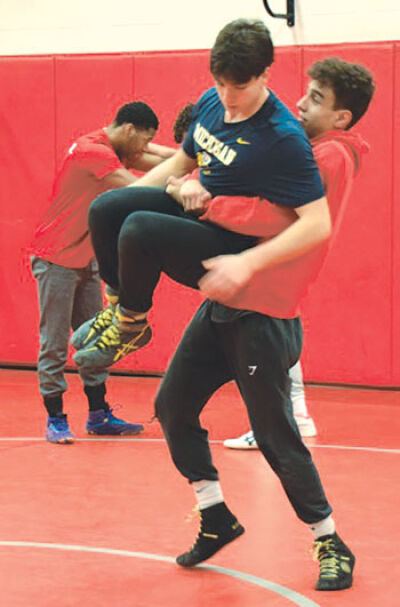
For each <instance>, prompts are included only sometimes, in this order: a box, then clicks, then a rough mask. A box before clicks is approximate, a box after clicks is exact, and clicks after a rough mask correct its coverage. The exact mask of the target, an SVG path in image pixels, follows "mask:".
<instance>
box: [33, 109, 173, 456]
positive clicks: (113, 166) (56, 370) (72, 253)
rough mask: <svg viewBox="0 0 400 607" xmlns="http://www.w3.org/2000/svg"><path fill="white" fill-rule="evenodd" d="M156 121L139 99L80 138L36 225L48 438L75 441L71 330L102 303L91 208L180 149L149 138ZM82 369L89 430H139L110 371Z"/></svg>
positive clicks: (35, 258) (41, 363)
mask: <svg viewBox="0 0 400 607" xmlns="http://www.w3.org/2000/svg"><path fill="white" fill-rule="evenodd" d="M158 124H159V123H158V118H157V116H156V115H155V114H154V112H153V110H152V109H151V108H150V107H149V106H148V105H147V104H145V103H142V102H140V101H134V102H132V103H127V104H125V105H124V106H122V107H121V108H120V109H119V110H118V112H117V115H116V117H115V119H114V120H113V122H112V123H111V124H109V125H108V126H106V127H105V128H101V129H98V130H97V131H94V132H92V133H88V134H87V135H83V136H82V137H80V138H79V139H77V140H76V141H75V142H74V143H73V144H72V145H71V147H70V149H69V150H68V152H67V154H66V156H65V158H64V160H63V163H62V165H61V168H60V171H59V173H58V174H57V176H56V178H55V181H54V186H53V192H52V196H51V200H50V205H49V207H48V208H47V210H46V211H45V213H44V215H43V217H42V218H41V220H40V222H39V224H38V226H37V228H36V232H35V236H34V239H33V242H32V244H31V247H30V252H31V253H32V254H33V256H32V271H33V275H34V276H35V278H36V280H37V286H38V295H39V307H40V351H39V358H38V378H39V388H40V392H41V395H42V397H43V403H44V406H45V408H46V411H47V414H48V420H47V429H46V438H47V440H49V441H50V442H53V443H58V444H68V443H72V442H74V435H73V434H72V433H71V431H70V428H69V425H68V421H67V416H66V415H65V413H64V412H63V393H64V392H65V391H66V389H67V384H66V381H65V376H64V368H65V364H66V361H67V356H68V341H69V334H70V329H71V327H72V328H73V329H75V328H77V327H78V326H79V325H80V324H82V322H84V321H86V320H88V319H89V318H91V317H92V316H93V314H95V313H96V312H98V311H99V310H100V309H101V308H102V304H103V298H102V289H101V281H100V277H99V273H98V266H97V262H96V261H95V258H94V252H93V248H92V244H91V240H90V237H89V231H88V222H87V213H88V209H89V206H90V204H91V202H92V201H93V200H94V199H95V198H96V197H97V196H98V195H99V194H101V193H102V192H105V191H106V190H110V189H113V188H119V187H123V186H127V185H129V184H131V183H133V182H134V181H135V180H136V179H137V177H135V175H133V174H132V172H131V171H130V170H129V169H136V170H139V171H146V170H148V169H150V168H152V167H154V166H156V165H157V164H159V163H160V162H161V161H162V160H163V159H164V158H167V157H169V156H171V155H172V154H173V153H175V150H174V149H172V148H167V147H164V146H158V145H156V144H154V143H152V142H151V140H152V139H153V137H154V135H155V134H156V132H157V129H158ZM79 372H80V376H81V379H82V381H83V386H84V391H85V394H86V396H87V399H88V403H89V417H88V421H87V431H88V432H89V433H90V434H111V435H121V434H137V433H138V432H140V431H141V430H142V429H143V426H142V425H140V424H131V423H128V422H125V421H123V420H121V419H119V418H117V417H116V416H115V415H114V414H113V412H112V409H111V408H110V407H109V405H108V403H107V402H106V400H105V394H106V379H107V375H108V371H107V369H106V368H102V369H96V370H90V371H88V370H84V369H82V370H81V369H80V370H79Z"/></svg>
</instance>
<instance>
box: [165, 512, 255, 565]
mask: <svg viewBox="0 0 400 607" xmlns="http://www.w3.org/2000/svg"><path fill="white" fill-rule="evenodd" d="M199 513H200V517H201V525H200V531H199V534H198V536H197V538H196V541H195V543H194V544H193V546H192V547H191V549H190V550H189V551H188V552H184V553H183V554H181V555H179V556H178V557H177V559H176V562H177V563H178V565H180V566H181V567H193V566H194V565H197V564H198V563H201V562H202V561H205V560H206V559H209V558H210V557H211V556H213V555H214V554H215V553H216V552H218V550H221V548H223V547H224V546H226V544H229V543H230V542H233V540H235V539H236V538H238V537H239V536H240V535H242V534H243V533H244V527H242V525H241V524H240V523H239V521H238V520H237V518H236V517H235V516H234V515H233V514H232V512H231V511H230V510H229V509H228V508H227V507H226V504H225V502H221V503H220V504H215V505H214V506H210V507H209V508H205V509H204V510H199Z"/></svg>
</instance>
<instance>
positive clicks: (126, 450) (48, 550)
mask: <svg viewBox="0 0 400 607" xmlns="http://www.w3.org/2000/svg"><path fill="white" fill-rule="evenodd" d="M67 378H68V384H69V390H68V392H67V393H66V397H65V412H66V413H68V418H69V422H70V426H71V429H72V431H73V432H74V433H75V434H76V436H77V442H76V443H75V444H74V445H70V446H64V445H52V444H50V443H47V442H46V441H45V440H44V430H45V413H44V409H43V408H42V405H41V399H40V397H39V393H38V388H37V380H36V374H35V372H34V371H26V370H11V369H0V400H1V403H2V407H1V409H0V450H1V467H0V483H1V493H0V580H1V584H0V588H1V592H0V606H1V607H50V606H51V607H54V605H57V606H58V607H77V606H79V605H85V607H95V606H96V607H98V606H101V607H168V606H169V605H171V607H172V606H173V607H183V606H187V605H190V606H191V607H209V606H211V605H215V606H216V607H217V606H227V607H228V606H229V607H261V606H262V607H265V606H266V605H268V607H285V606H286V607H289V606H293V605H299V606H301V607H318V606H319V607H330V606H335V607H336V606H340V607H354V606H355V605H359V606H360V607H361V606H362V607H395V606H396V605H398V604H400V599H399V596H398V589H397V581H398V579H399V577H400V568H399V558H398V539H397V540H396V539H395V538H396V537H397V538H399V537H400V529H399V527H400V525H399V523H400V516H399V509H398V503H399V497H400V490H399V479H400V474H399V470H400V445H399V436H400V421H399V405H400V392H398V391H389V390H388V391H385V390H372V389H371V390H367V389H350V388H347V389H344V388H335V387H316V386H307V387H306V396H307V404H308V407H309V411H310V414H311V415H312V417H313V418H314V420H315V423H316V425H317V429H318V436H317V437H316V438H313V439H306V442H307V444H308V446H309V447H310V448H311V451H312V454H313V457H314V459H315V462H316V464H317V467H318V469H319V472H320V474H321V477H322V481H323V484H324V487H325V490H326V492H327V494H328V498H329V499H330V502H331V504H332V506H333V509H334V517H335V521H336V524H337V530H338V533H339V534H340V535H341V536H342V537H343V539H344V541H345V542H346V543H348V544H349V546H350V548H351V549H352V550H353V552H354V553H355V555H356V557H357V563H356V568H355V578H354V586H353V588H351V589H349V590H345V591H341V592H334V593H323V592H322V593H321V592H316V591H315V590H313V585H314V583H315V580H316V577H317V574H318V566H317V563H314V562H313V561H312V555H311V553H310V549H311V546H312V538H311V534H310V533H309V531H308V529H307V528H305V526H304V525H303V524H301V523H300V522H299V521H298V520H297V519H296V517H295V515H294V513H293V511H292V509H291V507H290V505H289V502H288V501H287V498H286V496H285V494H284V492H283V490H282V489H281V486H280V484H279V482H278V481H277V479H276V477H275V476H274V474H273V473H272V471H271V470H270V469H269V468H268V466H267V465H266V463H265V461H264V459H263V458H262V456H261V454H260V453H259V452H258V451H234V450H229V449H226V448H224V447H223V445H222V441H223V440H224V439H225V438H228V437H235V436H238V435H240V434H242V433H243V432H245V431H246V430H247V429H248V427H247V421H246V413H245V409H244V406H243V404H242V402H241V400H240V396H239V394H238V392H237V390H236V387H235V386H234V385H233V384H228V385H227V386H225V387H224V388H223V389H221V390H220V391H219V392H218V393H217V394H216V395H215V396H214V397H213V399H212V400H211V401H210V403H209V405H208V407H207V408H206V411H205V412H204V415H203V418H202V423H203V425H204V426H205V427H207V428H208V429H209V432H210V440H211V443H212V449H213V454H214V457H215V462H216V464H217V467H218V468H219V471H220V476H221V484H222V488H223V490H224V495H225V499H226V502H227V504H228V506H229V507H230V508H231V509H232V511H233V512H234V513H235V514H236V515H237V517H238V518H239V520H240V522H241V523H242V524H243V525H244V526H245V528H246V533H245V535H243V536H242V537H241V538H239V539H238V540H237V541H235V542H233V543H232V544H230V545H229V546H227V547H225V548H224V549H223V550H221V552H219V553H218V554H217V555H215V556H214V557H213V558H212V559H210V560H209V561H207V563H206V564H203V565H201V566H198V567H196V568H194V569H190V570H185V569H181V568H180V567H178V566H177V565H176V564H175V556H176V555H177V554H179V553H180V552H182V551H184V550H186V549H188V548H189V547H190V546H191V544H192V543H193V541H194V539H195V537H196V535H197V531H198V523H199V519H198V518H196V517H194V518H193V519H192V520H191V521H190V522H187V521H185V518H186V517H187V515H188V514H190V513H191V511H192V508H193V506H194V496H193V492H192V490H191V488H190V486H189V485H188V484H187V483H186V481H185V480H184V479H183V478H182V477H181V476H180V475H179V474H178V473H177V471H176V470H175V468H174V466H173V465H172V463H171V461H170V458H169V454H168V451H167V448H166V445H165V442H164V440H163V437H162V433H161V430H160V427H159V424H158V422H157V421H153V422H152V423H149V421H150V419H151V417H152V414H153V405H152V403H153V398H154V395H155V393H156V391H157V387H158V385H159V382H160V379H159V378H154V377H130V376H112V377H111V378H110V380H109V382H108V386H109V388H108V397H109V401H110V404H111V405H112V406H113V404H114V403H121V404H122V408H121V409H119V410H117V411H116V412H115V414H116V415H117V416H118V417H122V418H124V419H126V420H128V421H133V422H141V423H144V425H145V431H144V432H143V433H142V434H141V435H140V436H138V437H130V438H129V437H125V438H100V437H88V436H87V435H86V434H85V423H86V416H87V410H86V399H85V396H84V394H83V391H82V389H81V384H80V380H79V377H78V376H77V375H76V374H74V373H70V374H68V376H67ZM189 518H190V517H189Z"/></svg>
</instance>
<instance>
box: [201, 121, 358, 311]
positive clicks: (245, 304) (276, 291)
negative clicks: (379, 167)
mask: <svg viewBox="0 0 400 607" xmlns="http://www.w3.org/2000/svg"><path fill="white" fill-rule="evenodd" d="M311 145H312V147H313V152H314V156H315V160H316V162H317V164H318V167H319V171H320V174H321V178H322V182H323V184H324V187H325V192H326V197H327V200H328V204H329V210H330V213H331V220H332V233H331V236H330V238H329V239H328V240H327V241H324V242H323V243H321V244H319V245H317V246H316V247H314V248H313V249H310V250H309V251H307V252H306V253H304V254H302V255H300V256H299V257H296V258H295V259H291V260H290V261H287V262H283V263H281V264H278V265H276V266H273V267H271V268H267V269H265V270H262V271H261V272H258V273H257V274H255V275H254V276H253V278H252V279H251V281H250V282H249V283H248V284H247V285H245V286H244V287H243V288H242V289H241V290H240V291H239V292H238V293H237V294H236V295H235V296H234V297H233V298H232V299H231V300H230V301H229V302H226V304H227V305H228V306H230V307H232V308H238V309H242V310H253V311H255V312H261V313H262V314H268V315H269V316H275V317H277V318H294V317H296V316H298V315H299V307H300V303H301V301H302V299H303V298H304V296H305V295H306V293H307V291H308V288H309V286H310V285H311V283H312V282H313V281H314V280H315V278H316V276H317V274H318V273H319V271H320V269H321V267H322V264H323V261H324V259H325V257H326V255H327V253H328V251H329V249H330V247H332V245H333V243H334V242H335V238H336V235H337V233H338V230H339V228H340V224H341V220H342V217H343V213H344V212H345V209H346V205H347V201H348V199H349V195H350V190H351V187H352V184H353V180H354V177H355V175H356V174H357V173H358V170H359V168H360V164H361V156H362V154H364V153H365V152H367V151H368V149H369V146H368V144H367V143H366V142H365V141H364V140H363V139H362V138H361V136H360V135H358V134H355V133H352V132H351V131H342V130H332V131H328V132H326V133H324V134H323V135H319V136H318V137H315V138H314V139H312V140H311ZM201 219H202V220H206V221H212V222H213V223H216V224H218V225H221V226H222V227H224V228H226V229H228V230H231V231H233V232H239V233H241V234H248V235H252V236H259V237H260V239H261V241H266V240H270V239H271V238H273V237H274V236H277V235H278V234H279V233H280V232H282V231H283V230H285V229H286V228H288V227H289V226H290V225H291V224H292V223H293V222H294V221H297V219H298V215H297V214H296V212H295V210H294V209H293V208H291V207H284V206H281V205H277V204H273V203H270V202H268V201H267V200H266V199H263V198H258V197H255V198H245V197H241V196H233V197H232V196H229V197H228V196H226V197H225V196H216V197H215V198H213V199H212V200H211V201H210V203H209V205H208V208H207V210H206V212H205V213H204V214H203V215H202V216H201Z"/></svg>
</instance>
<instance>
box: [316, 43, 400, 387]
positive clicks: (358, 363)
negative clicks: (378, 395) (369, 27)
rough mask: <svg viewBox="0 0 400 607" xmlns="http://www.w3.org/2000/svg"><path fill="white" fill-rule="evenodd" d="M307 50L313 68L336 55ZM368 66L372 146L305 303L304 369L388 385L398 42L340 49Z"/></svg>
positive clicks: (326, 377)
mask: <svg viewBox="0 0 400 607" xmlns="http://www.w3.org/2000/svg"><path fill="white" fill-rule="evenodd" d="M332 50H333V49H332V48H331V47H322V48H307V49H305V50H304V65H305V70H306V69H307V67H308V66H309V65H310V64H311V63H313V62H314V61H316V60H318V59H320V58H322V57H326V56H327V55H329V54H330V53H332ZM334 53H335V54H337V55H339V56H340V57H342V58H343V59H345V60H349V61H359V62H360V63H363V64H364V65H366V66H368V67H369V69H370V70H371V71H372V72H373V74H374V75H375V78H376V84H377V89H376V95H375V97H374V99H373V101H372V104H371V106H370V108H369V110H368V112H367V114H366V115H365V116H364V117H363V118H362V119H361V120H360V122H359V123H358V124H357V125H356V126H355V127H354V128H355V129H356V130H357V131H359V132H360V133H361V134H362V135H363V136H365V138H366V139H367V141H368V142H369V143H370V145H371V149H370V152H369V153H368V154H367V155H366V156H365V162H364V163H363V166H362V171H361V173H360V175H359V176H358V177H357V178H356V180H355V182H354V186H353V192H352V195H351V199H350V201H349V206H348V209H347V213H346V215H345V217H344V221H343V225H342V229H341V232H340V234H339V238H338V241H337V243H336V246H335V247H334V249H333V250H332V252H331V254H330V256H329V258H328V260H327V263H326V266H325V268H324V270H323V272H322V274H321V275H320V276H319V279H318V282H316V283H315V286H314V287H313V289H312V292H311V293H310V296H309V298H308V300H307V301H306V303H305V306H304V310H305V313H304V323H305V336H306V338H305V351H304V367H305V369H307V370H308V369H310V370H311V369H312V378H313V379H314V380H316V381H333V382H334V381H338V378H340V381H343V382H350V383H353V382H354V383H360V384H363V383H365V384H373V385H375V384H376V385H384V384H390V383H391V381H392V368H391V347H392V331H391V315H392V267H391V256H392V242H391V229H392V228H391V225H392V221H393V218H392V171H393V167H392V138H393V97H392V95H391V94H390V91H391V90H393V45H392V44H379V45H375V44H360V45H358V44H354V45H349V46H344V47H343V48H341V49H338V48H335V49H334Z"/></svg>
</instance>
